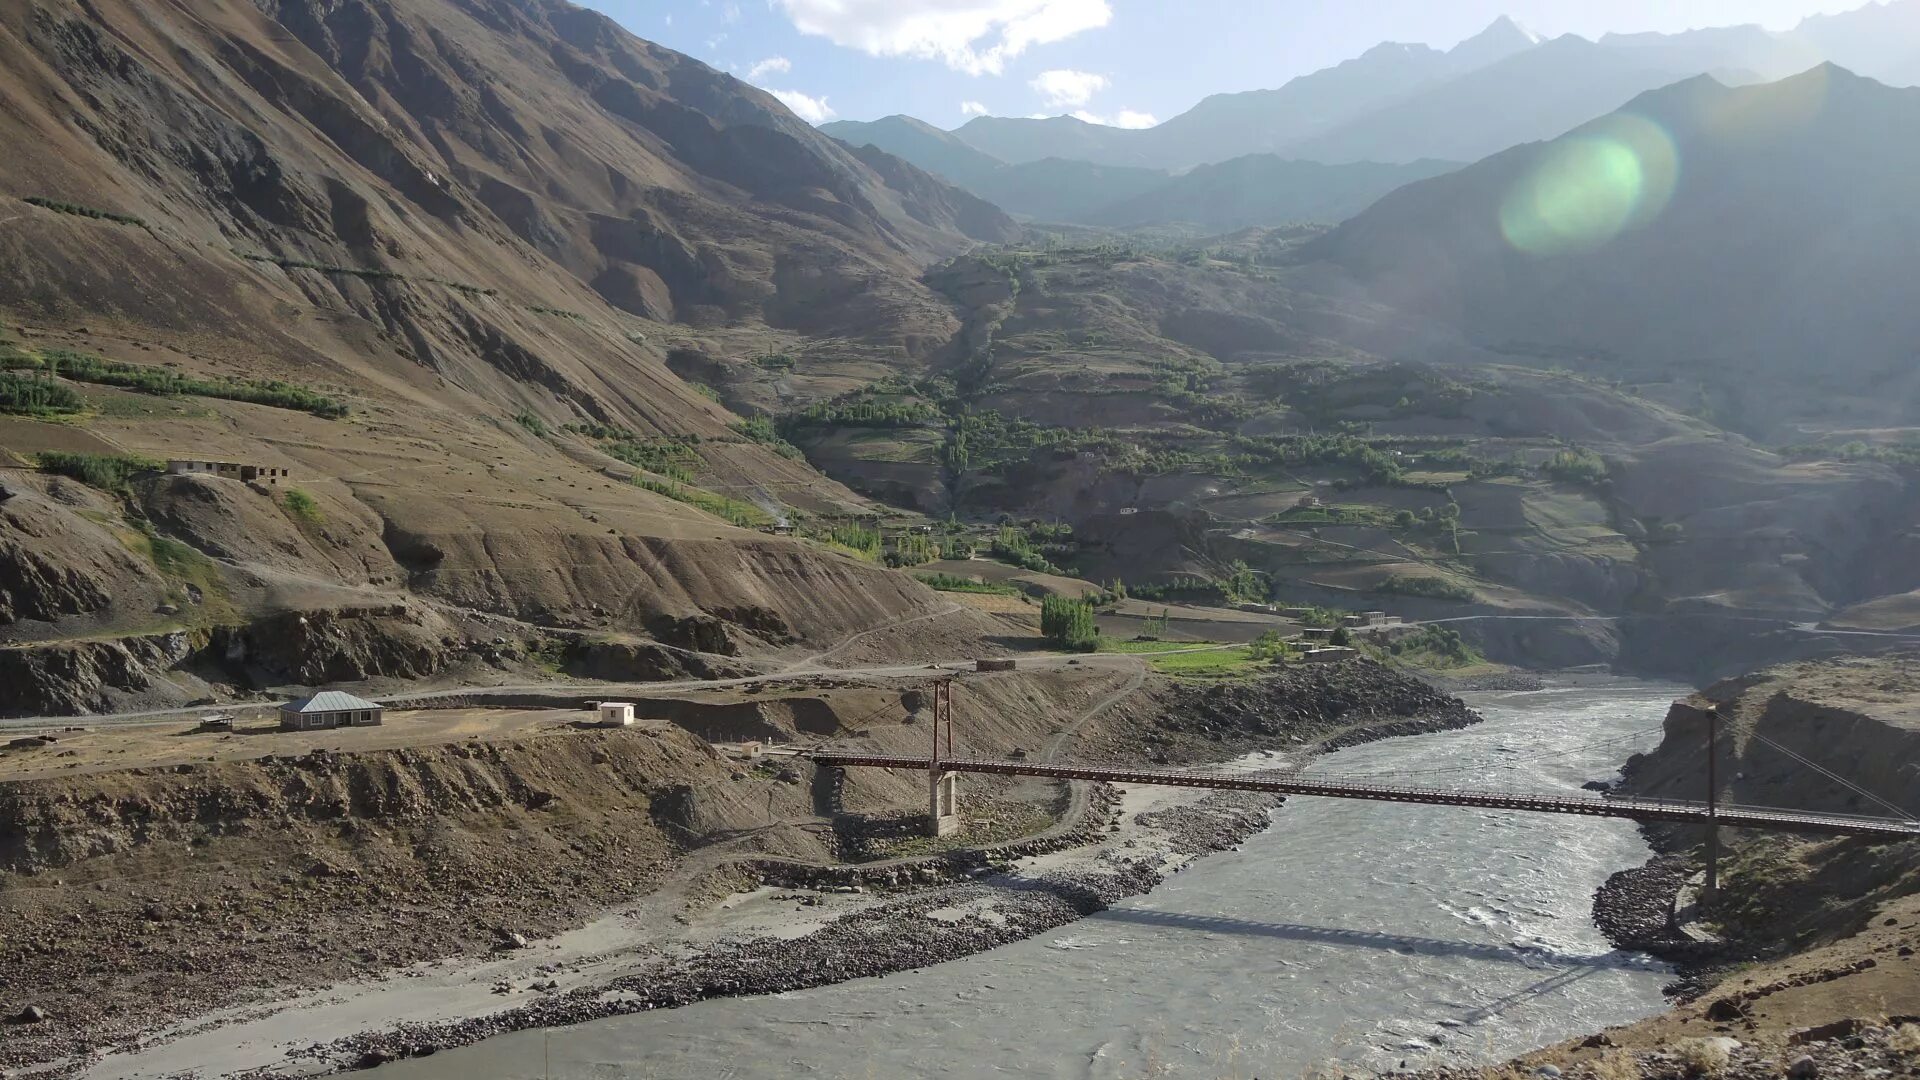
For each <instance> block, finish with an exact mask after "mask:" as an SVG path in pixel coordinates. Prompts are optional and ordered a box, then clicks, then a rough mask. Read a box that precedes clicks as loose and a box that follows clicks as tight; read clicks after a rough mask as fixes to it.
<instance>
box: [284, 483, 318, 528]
mask: <svg viewBox="0 0 1920 1080" xmlns="http://www.w3.org/2000/svg"><path fill="white" fill-rule="evenodd" d="M285 502H286V507H287V513H289V514H292V515H293V516H294V517H296V518H299V519H300V520H301V521H305V522H308V523H310V524H314V525H318V524H320V522H321V521H322V520H324V519H323V518H322V516H321V514H320V504H319V503H317V502H315V501H314V498H313V496H311V495H309V494H307V493H306V492H304V491H301V490H300V489H299V488H288V489H287V494H286V497H285Z"/></svg>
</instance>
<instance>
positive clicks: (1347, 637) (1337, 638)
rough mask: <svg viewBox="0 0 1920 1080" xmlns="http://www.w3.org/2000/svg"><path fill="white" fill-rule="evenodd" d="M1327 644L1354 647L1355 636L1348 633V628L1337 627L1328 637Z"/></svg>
mask: <svg viewBox="0 0 1920 1080" xmlns="http://www.w3.org/2000/svg"><path fill="white" fill-rule="evenodd" d="M1327 644H1329V645H1340V646H1347V645H1352V644H1353V635H1352V634H1350V633H1348V632H1347V628H1346V627H1344V626H1336V627H1334V628H1333V633H1332V634H1329V635H1328V636H1327Z"/></svg>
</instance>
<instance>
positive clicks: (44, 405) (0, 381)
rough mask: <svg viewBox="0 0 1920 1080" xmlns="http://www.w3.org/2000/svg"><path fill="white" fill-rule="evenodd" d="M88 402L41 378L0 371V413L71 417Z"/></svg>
mask: <svg viewBox="0 0 1920 1080" xmlns="http://www.w3.org/2000/svg"><path fill="white" fill-rule="evenodd" d="M85 404H86V403H85V402H83V401H82V400H81V399H80V395H79V394H76V393H74V392H73V388H72V387H70V386H67V385H65V384H63V383H58V382H55V381H53V380H52V379H49V378H46V377H44V376H40V375H22V374H20V373H18V372H13V371H0V413H11V414H12V415H15V416H71V415H73V414H74V413H77V412H79V411H80V410H81V409H82V408H83V407H84V406H85Z"/></svg>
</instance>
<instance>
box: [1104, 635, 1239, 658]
mask: <svg viewBox="0 0 1920 1080" xmlns="http://www.w3.org/2000/svg"><path fill="white" fill-rule="evenodd" d="M1224 648H1229V646H1227V645H1223V644H1221V643H1220V642H1217V641H1142V640H1140V639H1138V638H1134V639H1130V640H1129V639H1123V638H1116V637H1105V636H1102V637H1101V638H1100V649H1099V651H1100V652H1104V653H1128V654H1132V655H1138V656H1151V655H1153V654H1155V653H1168V652H1178V651H1180V650H1182V649H1224Z"/></svg>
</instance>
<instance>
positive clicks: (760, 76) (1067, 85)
mask: <svg viewBox="0 0 1920 1080" xmlns="http://www.w3.org/2000/svg"><path fill="white" fill-rule="evenodd" d="M585 2H586V3H588V4H589V6H592V7H596V8H599V9H600V10H602V11H604V12H606V13H607V14H609V15H611V16H613V17H614V18H616V19H618V20H619V21H620V22H621V23H622V24H624V25H625V26H626V27H627V28H628V29H629V30H632V31H633V32H634V33H636V34H638V35H639V36H641V37H644V38H647V39H649V40H652V41H657V42H660V43H661V44H663V45H666V46H668V47H670V48H673V49H678V50H680V51H681V52H685V53H689V54H691V55H693V56H696V57H699V58H700V59H702V60H704V61H706V62H707V63H709V64H712V65H713V66H714V67H717V68H720V69H722V70H724V71H730V72H733V73H734V74H736V75H738V76H740V77H741V78H743V79H747V80H748V81H750V82H752V83H755V84H756V85H759V86H762V87H764V88H766V89H768V90H772V91H774V92H776V93H778V94H779V95H780V96H781V98H782V99H783V100H785V101H786V102H787V104H788V105H789V106H791V107H792V108H793V109H794V111H795V112H798V113H800V114H801V115H802V116H804V117H806V118H807V119H809V120H812V121H814V122H816V123H817V122H819V121H822V120H829V119H849V120H871V119H875V118H877V117H881V116H886V115H889V114H891V113H899V112H904V113H910V114H912V115H914V116H918V117H920V118H921V119H923V120H926V121H929V122H931V123H934V124H937V125H939V126H940V127H946V128H951V127H956V126H958V125H959V124H961V123H962V122H964V121H965V120H966V119H967V118H968V117H969V116H970V115H973V114H975V113H978V112H987V113H991V114H993V115H996V116H1030V115H1037V114H1047V115H1052V114H1056V113H1071V112H1078V113H1081V114H1083V115H1084V116H1086V117H1087V118H1088V119H1096V120H1098V121H1101V122H1107V123H1121V124H1125V125H1132V126H1142V125H1146V124H1148V123H1151V122H1153V120H1156V119H1157V120H1165V119H1167V118H1168V117H1170V116H1173V115H1175V114H1177V113H1180V112H1182V111H1184V110H1186V109H1187V108H1189V107H1191V106H1192V105H1193V104H1194V102H1196V101H1198V100H1200V99H1201V98H1202V97H1205V96H1206V95H1207V94H1210V93H1217V92H1220V91H1230V90H1252V89H1259V88H1264V87H1275V86H1279V85H1281V84H1282V83H1284V82H1286V81H1287V80H1288V79H1289V78H1292V77H1293V76H1295V75H1300V74H1304V73H1306V72H1309V71H1313V70H1316V69H1318V68H1322V67H1326V66H1328V65H1331V64H1335V63H1338V62H1339V61H1341V60H1344V59H1347V58H1349V57H1352V56H1355V55H1358V54H1359V53H1361V52H1364V51H1366V50H1367V49H1368V48H1370V47H1372V46H1374V45H1376V44H1378V43H1380V42H1382V41H1404V42H1421V43H1425V44H1430V45H1434V46H1436V47H1440V48H1445V47H1448V46H1451V45H1452V44H1454V43H1455V42H1457V41H1459V40H1460V39H1461V38H1464V37H1468V36H1471V35H1473V34H1475V33H1477V32H1479V31H1480V30H1481V29H1483V28H1484V27H1485V26H1486V25H1487V24H1488V23H1490V22H1492V21H1493V20H1494V19H1495V18H1496V17H1498V16H1500V15H1510V16H1512V17H1513V18H1514V19H1515V20H1517V21H1518V22H1520V23H1521V24H1522V25H1524V26H1526V27H1528V28H1529V29H1531V30H1534V31H1536V32H1538V33H1541V34H1544V35H1546V36H1549V37H1551V36H1556V35H1559V34H1566V33H1574V34H1580V35H1582V36H1584V37H1589V38H1592V37H1598V36H1599V35H1601V34H1604V33H1606V32H1608V31H1620V32H1631V31H1638V30H1661V31H1675V30H1684V29H1688V28H1691V27H1702V26H1729V25H1735V24H1739V23H1754V22H1757V23H1761V24H1762V25H1765V26H1768V27H1770V28H1774V29H1788V28H1791V27H1792V26H1793V25H1794V24H1795V23H1797V22H1798V21H1799V20H1800V19H1801V17H1803V16H1805V15H1809V14H1816V13H1820V12H1836V11H1845V10H1849V9H1851V8H1856V7H1859V6H1861V3H1862V0H666V2H647V0H585Z"/></svg>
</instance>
